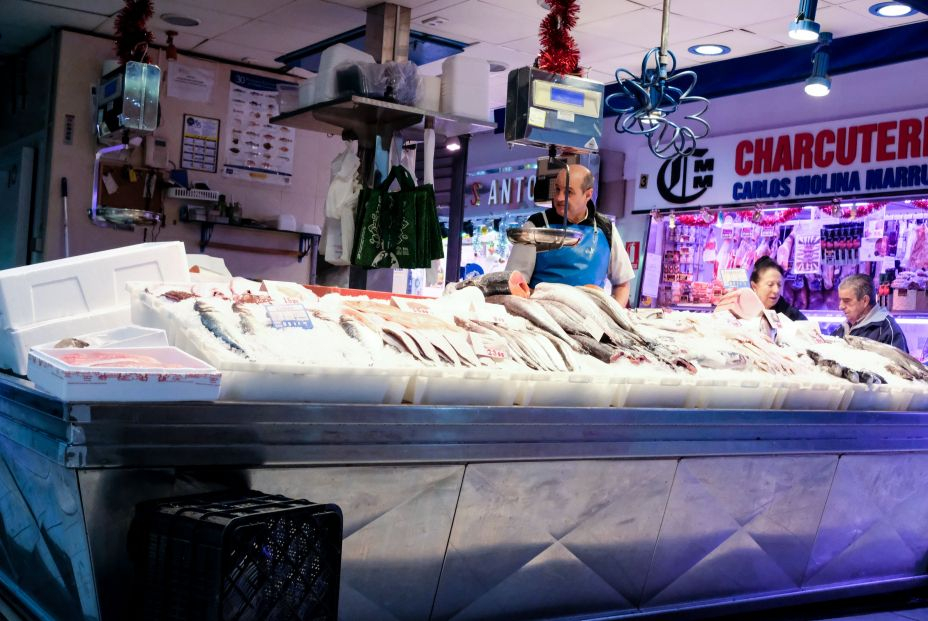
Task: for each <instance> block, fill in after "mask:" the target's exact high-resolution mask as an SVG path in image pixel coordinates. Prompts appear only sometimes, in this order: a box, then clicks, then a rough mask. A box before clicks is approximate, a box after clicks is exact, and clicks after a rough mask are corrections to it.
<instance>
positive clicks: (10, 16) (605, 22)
mask: <svg viewBox="0 0 928 621" xmlns="http://www.w3.org/2000/svg"><path fill="white" fill-rule="evenodd" d="M876 1H877V0H819V3H818V4H819V6H818V14H817V21H818V22H819V23H820V24H821V25H822V29H823V30H828V31H831V32H832V33H834V36H835V37H844V36H848V35H854V34H859V33H862V32H869V31H874V30H880V29H885V28H891V27H894V26H900V25H903V24H908V23H911V22H914V21H922V20H925V19H928V16H926V15H924V14H921V13H917V14H915V15H914V16H912V17H904V18H896V19H887V18H880V17H875V16H873V15H871V14H870V13H869V11H868V8H869V7H870V5H871V4H873V3H875V2H876ZM798 2H799V0H673V2H672V4H671V13H672V17H671V21H670V48H671V50H673V51H674V52H675V53H676V54H677V57H678V60H679V64H680V66H684V67H685V66H691V65H695V64H699V63H704V62H712V60H713V59H707V58H705V57H698V56H694V55H692V54H690V53H689V52H687V48H689V47H690V46H692V45H695V44H697V43H719V44H722V45H727V46H728V47H730V48H731V50H732V51H731V54H729V55H727V56H724V57H721V58H723V59H728V58H733V57H737V56H746V55H749V54H755V53H757V52H762V51H766V50H772V49H776V48H781V47H787V46H790V45H796V44H797V42H795V41H793V40H792V39H790V38H789V37H787V36H786V32H787V26H788V24H789V21H790V20H791V19H792V17H793V16H794V15H795V13H796V9H797V6H798ZM396 3H397V4H401V5H404V6H408V7H410V8H411V9H412V28H413V29H414V30H420V31H423V32H428V33H431V34H436V35H440V36H444V37H448V38H451V39H455V40H458V41H463V42H465V43H472V44H475V45H472V46H471V47H469V48H467V50H465V51H464V54H465V55H468V56H475V57H479V58H484V59H487V60H497V61H502V62H503V63H505V64H506V65H507V66H509V67H518V66H524V65H528V64H531V63H532V61H533V59H534V56H535V54H536V53H537V49H538V26H539V24H540V22H541V20H542V18H543V17H544V15H545V10H544V9H542V8H541V7H540V6H539V4H538V2H537V0H397V1H396ZM154 4H155V16H154V17H153V18H152V20H150V22H149V24H148V26H149V28H150V29H151V30H152V31H153V32H154V33H155V39H156V42H158V43H164V42H165V39H166V35H165V31H166V30H169V29H171V28H173V29H175V30H178V31H179V32H180V33H181V34H180V35H179V37H177V38H176V39H175V43H176V44H177V46H178V47H179V48H180V49H181V50H194V51H196V52H200V53H203V54H209V55H212V56H217V57H220V58H224V59H229V60H234V61H242V60H245V61H246V62H251V63H254V64H258V65H262V66H268V67H277V66H278V65H277V64H276V63H275V62H274V58H275V57H277V56H280V55H281V54H283V53H285V52H290V51H293V50H295V49H299V48H301V47H305V46H307V45H311V44H313V43H317V42H319V41H321V40H323V39H326V38H328V37H331V36H333V35H336V34H339V33H341V32H344V31H345V30H348V29H351V28H355V27H358V26H362V25H364V23H365V14H364V9H366V8H367V7H368V6H373V5H375V4H378V0H155V3H154ZM661 5H662V0H580V18H579V23H578V25H577V27H576V29H575V31H574V37H575V39H576V40H577V42H578V43H579V45H580V51H581V64H582V65H583V66H584V67H586V68H587V69H588V70H589V75H590V77H591V78H593V79H597V80H601V81H605V82H611V81H614V79H615V78H614V72H615V70H616V68H618V67H627V68H636V67H638V66H639V65H640V63H641V58H642V56H643V55H644V52H645V51H646V50H647V49H649V48H651V47H654V46H656V45H658V44H659V42H660V27H661ZM122 6H123V1H122V0H0V54H9V53H13V52H15V51H17V50H18V49H21V48H22V47H24V46H27V45H30V44H32V43H34V42H36V41H38V40H39V39H41V38H42V37H43V36H45V35H46V34H47V33H48V32H49V30H50V28H52V27H56V26H70V27H73V28H79V29H83V30H88V31H96V32H101V33H106V34H111V33H112V32H113V16H114V15H115V13H116V12H117V11H118V10H119V9H120V8H121V7H122ZM165 13H177V14H181V15H186V16H190V17H195V18H197V19H199V20H200V21H201V24H200V25H199V26H196V27H193V28H177V27H171V26H168V25H167V24H166V23H165V22H164V21H163V20H162V19H161V15H163V14H165ZM433 16H440V17H443V18H445V19H446V20H447V22H446V23H444V24H442V25H441V26H438V27H432V26H426V25H424V24H423V23H422V20H423V19H426V18H429V17H433ZM433 64H434V65H436V66H434V67H432V66H425V67H423V68H422V72H423V73H426V74H433V75H434V74H438V73H440V71H441V67H440V63H433ZM505 83H506V77H505V72H504V73H501V74H497V75H494V76H493V77H492V83H491V106H492V107H499V106H502V105H503V104H504V103H505Z"/></svg>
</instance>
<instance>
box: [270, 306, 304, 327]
mask: <svg viewBox="0 0 928 621" xmlns="http://www.w3.org/2000/svg"><path fill="white" fill-rule="evenodd" d="M265 308H266V310H267V316H268V319H270V320H271V325H272V326H273V327H274V328H276V329H277V330H282V329H284V328H302V329H303V330H312V329H313V322H312V319H310V316H309V311H308V310H306V307H305V306H303V305H302V304H269V305H267V306H266V307H265Z"/></svg>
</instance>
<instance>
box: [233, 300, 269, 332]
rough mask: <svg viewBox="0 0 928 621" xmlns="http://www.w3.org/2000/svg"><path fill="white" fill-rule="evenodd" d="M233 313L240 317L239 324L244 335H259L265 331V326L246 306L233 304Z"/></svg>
mask: <svg viewBox="0 0 928 621" xmlns="http://www.w3.org/2000/svg"><path fill="white" fill-rule="evenodd" d="M232 312H234V313H235V314H237V315H238V323H239V326H240V327H241V329H242V333H244V334H257V333H258V332H260V331H261V330H263V329H264V325H263V324H262V323H261V322H260V321H259V320H258V318H257V317H255V315H254V313H252V312H251V309H249V308H248V307H247V306H245V305H244V304H241V303H239V302H233V303H232Z"/></svg>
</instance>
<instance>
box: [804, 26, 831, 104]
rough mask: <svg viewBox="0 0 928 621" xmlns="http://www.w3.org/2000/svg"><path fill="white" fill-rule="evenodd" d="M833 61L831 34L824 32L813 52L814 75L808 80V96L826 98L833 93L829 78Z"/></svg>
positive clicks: (806, 89)
mask: <svg viewBox="0 0 928 621" xmlns="http://www.w3.org/2000/svg"><path fill="white" fill-rule="evenodd" d="M830 60H831V33H830V32H823V33H822V34H820V35H819V37H818V45H817V46H816V47H815V50H814V51H813V52H812V75H810V76H809V78H808V79H807V80H806V86H805V91H806V95H811V96H812V97H824V96H825V95H827V94H828V93H829V92H831V78H830V77H828V63H829V61H830Z"/></svg>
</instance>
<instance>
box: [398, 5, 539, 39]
mask: <svg viewBox="0 0 928 621" xmlns="http://www.w3.org/2000/svg"><path fill="white" fill-rule="evenodd" d="M435 14H437V15H441V16H442V17H444V18H446V19H447V20H448V22H447V23H445V24H442V25H441V26H439V27H433V26H426V25H425V24H422V20H421V19H417V20H416V22H415V28H416V30H421V31H422V32H428V33H430V34H435V35H438V36H442V37H448V38H451V39H456V40H458V41H464V42H465V43H473V42H476V41H484V42H486V43H496V44H500V43H505V42H506V41H513V40H515V39H521V38H524V37H527V36H530V35H533V34H535V33H537V32H538V22H537V21H536V20H534V19H527V18H526V16H525V15H520V14H519V13H516V12H514V11H510V10H508V9H504V8H501V7H498V6H494V5H492V4H487V3H485V2H481V1H480V0H467V2H462V3H461V4H455V5H453V6H450V7H447V8H444V9H442V10H441V11H439V12H436V13H435Z"/></svg>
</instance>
